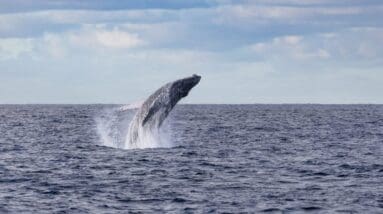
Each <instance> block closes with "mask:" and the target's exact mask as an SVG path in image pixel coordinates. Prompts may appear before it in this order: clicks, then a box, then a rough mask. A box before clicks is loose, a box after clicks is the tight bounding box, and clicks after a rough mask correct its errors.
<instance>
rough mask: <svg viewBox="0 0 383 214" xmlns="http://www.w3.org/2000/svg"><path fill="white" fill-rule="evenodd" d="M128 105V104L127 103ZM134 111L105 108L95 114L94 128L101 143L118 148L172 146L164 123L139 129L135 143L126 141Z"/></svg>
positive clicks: (168, 130) (167, 127)
mask: <svg viewBox="0 0 383 214" xmlns="http://www.w3.org/2000/svg"><path fill="white" fill-rule="evenodd" d="M127 106H128V105H127ZM134 113H135V111H134V110H133V109H130V110H129V109H125V110H123V112H121V107H119V108H113V109H106V110H104V111H103V112H101V113H100V114H99V115H97V116H96V118H95V121H96V128H97V133H98V135H99V137H100V142H101V145H103V146H107V147H113V148H120V149H145V148H160V147H162V148H164V147H165V148H169V147H172V146H173V144H172V141H171V138H170V136H171V135H170V130H171V129H170V125H169V123H166V122H165V123H164V124H163V126H162V127H161V128H160V129H153V130H144V129H139V138H138V139H137V142H136V144H135V145H129V143H128V142H127V139H129V138H128V137H129V136H128V134H129V133H128V130H129V124H130V122H131V121H132V118H133V116H134Z"/></svg>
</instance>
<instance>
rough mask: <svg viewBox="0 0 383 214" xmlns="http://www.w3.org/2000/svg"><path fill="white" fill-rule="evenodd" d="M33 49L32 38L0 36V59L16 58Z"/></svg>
mask: <svg viewBox="0 0 383 214" xmlns="http://www.w3.org/2000/svg"><path fill="white" fill-rule="evenodd" d="M32 51H33V39H18V38H5V39H1V38H0V60H1V59H5V60H6V59H16V58H18V57H19V56H20V55H22V54H27V53H30V52H32Z"/></svg>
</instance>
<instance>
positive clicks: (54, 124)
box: [0, 105, 383, 213]
mask: <svg viewBox="0 0 383 214" xmlns="http://www.w3.org/2000/svg"><path fill="white" fill-rule="evenodd" d="M118 107H119V106H116V105H0V213H383V105H177V106H176V107H175V109H174V110H173V112H172V113H171V115H170V117H169V118H168V119H167V125H166V132H167V140H168V141H170V144H169V145H170V146H167V147H165V148H160V147H159V148H147V149H122V147H121V146H118V144H121V142H122V143H123V138H124V135H125V133H124V132H125V130H124V129H125V128H126V126H127V125H126V124H127V123H128V120H129V119H128V118H129V117H130V116H126V115H132V114H133V113H134V112H133V111H134V110H129V112H126V115H125V113H124V112H120V111H119V110H117V109H118ZM130 111H131V112H130ZM111 115H112V116H111ZM100 118H101V119H100ZM103 123H105V124H104V125H105V126H102V127H104V128H105V127H109V129H110V130H109V132H110V136H109V137H110V139H112V141H115V143H116V147H117V148H113V147H108V146H105V145H107V143H106V142H104V139H103V138H102V137H101V136H102V134H100V125H103ZM113 127H114V128H113ZM112 132H113V133H114V134H113V133H112Z"/></svg>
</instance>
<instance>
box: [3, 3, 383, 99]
mask: <svg viewBox="0 0 383 214" xmlns="http://www.w3.org/2000/svg"><path fill="white" fill-rule="evenodd" d="M192 74H199V75H201V76H202V80H201V82H200V83H199V85H197V86H196V87H195V88H194V89H193V90H192V92H191V93H190V94H189V96H188V97H187V98H185V99H184V101H183V102H184V103H324V104H327V103H334V104H342V103H347V104H348V103H383V1H381V0H336V1H334V0H304V1H302V0H188V1H179V0H129V1H128V0H126V1H124V0H33V1H32V0H0V104H1V103H2V104H12V103H20V104H25V103H57V104H60V103H79V104H86V103H119V104H127V103H134V102H137V101H142V100H143V99H145V98H146V97H147V96H149V95H150V94H151V93H152V92H154V91H155V90H156V89H157V88H159V87H161V86H162V85H163V84H165V83H167V82H170V81H173V80H176V79H179V78H183V77H187V76H190V75H192Z"/></svg>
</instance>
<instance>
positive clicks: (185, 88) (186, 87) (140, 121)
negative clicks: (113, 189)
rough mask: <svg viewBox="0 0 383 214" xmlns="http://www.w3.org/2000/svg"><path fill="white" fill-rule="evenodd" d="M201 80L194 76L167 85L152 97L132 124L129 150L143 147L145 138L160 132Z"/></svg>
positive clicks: (137, 113)
mask: <svg viewBox="0 0 383 214" xmlns="http://www.w3.org/2000/svg"><path fill="white" fill-rule="evenodd" d="M200 79H201V76H198V75H196V74H194V75H193V76H191V77H186V78H183V79H179V80H176V81H174V82H170V83H167V84H165V85H164V86H162V87H161V88H159V89H158V90H157V91H155V92H154V93H153V94H152V95H150V96H149V97H148V98H147V99H146V100H145V102H144V103H143V104H142V105H141V107H140V108H139V109H138V111H137V112H136V114H135V115H134V117H133V119H132V121H131V122H130V125H129V131H128V135H127V140H126V146H127V147H128V148H140V147H142V141H144V138H145V137H147V136H148V135H151V134H152V133H153V132H156V131H158V130H159V128H160V127H161V125H162V123H163V121H164V120H165V119H166V117H167V116H168V115H169V113H170V111H171V110H172V109H173V107H174V106H175V105H176V104H177V102H178V101H180V100H181V99H182V98H183V97H186V96H187V95H188V93H189V91H190V90H191V89H192V88H193V87H194V86H196V85H197V84H198V83H199V81H200Z"/></svg>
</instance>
